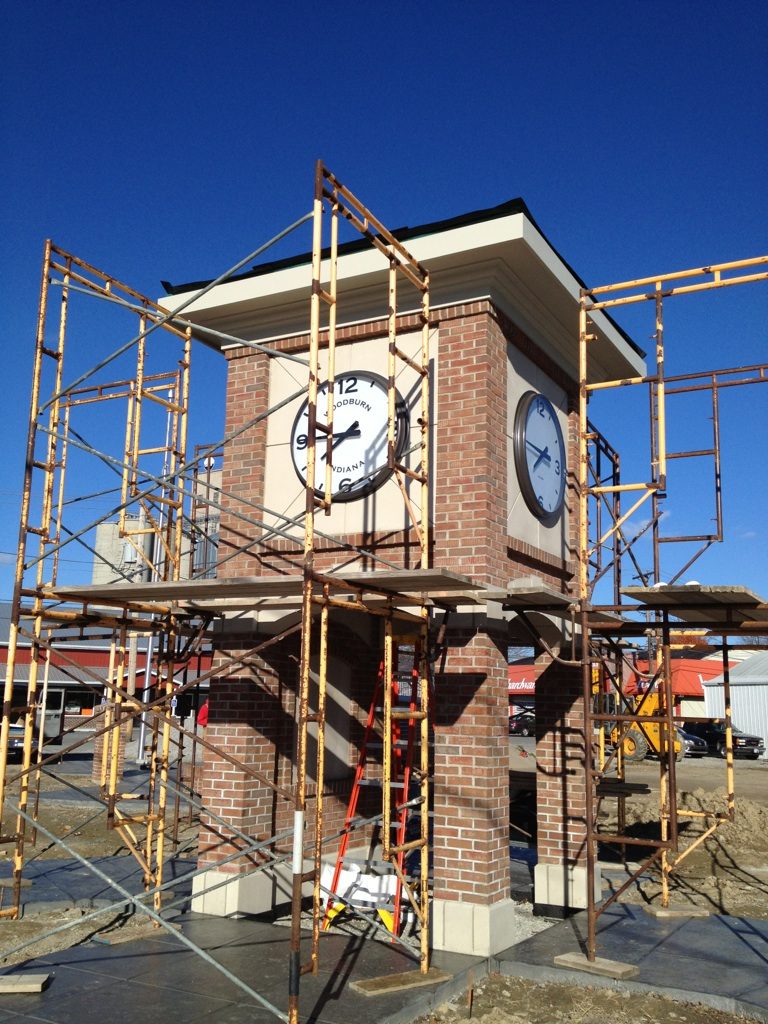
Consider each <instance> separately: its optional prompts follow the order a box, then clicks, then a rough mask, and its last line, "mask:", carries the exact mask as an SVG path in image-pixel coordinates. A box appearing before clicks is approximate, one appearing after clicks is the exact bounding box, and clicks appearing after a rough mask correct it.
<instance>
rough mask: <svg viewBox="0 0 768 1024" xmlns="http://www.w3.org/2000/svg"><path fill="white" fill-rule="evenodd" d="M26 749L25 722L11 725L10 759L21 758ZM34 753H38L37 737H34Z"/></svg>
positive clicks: (9, 736) (9, 734)
mask: <svg viewBox="0 0 768 1024" xmlns="http://www.w3.org/2000/svg"><path fill="white" fill-rule="evenodd" d="M23 751H24V724H23V723H19V724H18V725H11V726H10V728H9V732H8V759H9V760H11V759H13V758H15V757H18V759H19V760H21V757H22V753H23ZM32 753H33V754H35V753H37V738H36V737H35V736H33V737H32Z"/></svg>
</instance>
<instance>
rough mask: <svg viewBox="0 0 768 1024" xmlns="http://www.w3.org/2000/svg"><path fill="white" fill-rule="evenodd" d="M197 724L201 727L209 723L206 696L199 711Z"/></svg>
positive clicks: (203, 727)
mask: <svg viewBox="0 0 768 1024" xmlns="http://www.w3.org/2000/svg"><path fill="white" fill-rule="evenodd" d="M197 724H198V725H199V726H200V728H201V729H205V727H206V726H207V725H208V698H207V697H206V698H205V700H204V702H203V703H202V705H201V706H200V708H199V709H198V712H197Z"/></svg>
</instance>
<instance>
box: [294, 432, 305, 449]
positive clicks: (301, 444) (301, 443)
mask: <svg viewBox="0 0 768 1024" xmlns="http://www.w3.org/2000/svg"><path fill="white" fill-rule="evenodd" d="M296 447H297V448H298V449H299V451H300V452H303V451H304V449H305V448H306V447H307V435H306V434H299V435H298V437H297V438H296Z"/></svg>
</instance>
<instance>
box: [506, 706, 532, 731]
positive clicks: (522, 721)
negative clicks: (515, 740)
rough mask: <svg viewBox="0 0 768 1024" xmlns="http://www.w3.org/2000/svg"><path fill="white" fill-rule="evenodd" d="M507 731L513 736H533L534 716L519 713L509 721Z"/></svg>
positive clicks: (524, 712)
mask: <svg viewBox="0 0 768 1024" xmlns="http://www.w3.org/2000/svg"><path fill="white" fill-rule="evenodd" d="M509 731H510V733H512V734H513V735H514V736H533V734H534V733H535V732H536V716H535V715H532V714H531V713H530V711H520V712H518V714H516V715H512V717H511V718H510V720H509Z"/></svg>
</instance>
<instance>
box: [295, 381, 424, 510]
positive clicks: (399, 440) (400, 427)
mask: <svg viewBox="0 0 768 1024" xmlns="http://www.w3.org/2000/svg"><path fill="white" fill-rule="evenodd" d="M346 377H357V378H364V379H366V380H372V381H374V382H375V383H376V384H377V385H378V386H379V387H380V388H381V389H382V390H383V391H384V393H385V394H386V392H387V387H388V384H387V379H386V377H383V376H382V375H381V374H380V373H375V372H374V371H372V370H344V371H343V372H341V373H338V374H336V376H335V378H334V385H336V384H337V383H338V382H339V381H340V380H343V379H344V378H346ZM327 383H328V382H327V380H325V381H321V382H320V383H319V384H318V392H319V391H320V389H321V388H323V387H324V386H325V385H326V384H327ZM324 402H325V396H323V398H322V400H321V399H318V411H320V410H321V409H322V410H323V412H324V405H323V404H322V403H324ZM308 406H309V399H308V398H307V399H305V400H304V401H303V402H302V403H301V405H300V406H299V409H298V411H297V413H296V416H295V417H294V420H293V424H292V426H291V436H290V442H289V443H290V449H291V462H292V463H293V469H294V472H295V473H296V476H297V477H298V478H299V481H300V482H301V485H302V487H306V486H307V480H306V477H305V476H304V474H303V472H302V471H301V470H300V469H299V467H298V465H297V464H296V456H295V451H294V445H293V439H294V437H295V435H296V431H297V428H298V426H299V421H300V420H301V417H302V416H303V415H304V411H305V410H306V409H307V408H308ZM408 428H409V422H408V406H407V405H406V403H405V400H404V399H403V397H402V395H401V394H400V392H399V391H398V390H397V388H395V458H396V459H397V460H398V461H399V459H400V458H401V456H402V454H403V452H404V451H405V449H406V446H407V444H408ZM324 444H325V434H323V433H322V432H320V431H318V435H317V440H316V445H317V451H318V452H322V450H323V449H324ZM392 473H393V470H392V469H390V468H389V466H383V467H382V468H381V469H380V470H379V471H378V472H377V473H375V474H374V475H373V476H371V477H368V478H367V479H366V482H365V483H364V484H362V485H361V486H360V487H355V488H354V489H352V490H349V491H338V492H336V493H335V494H334V495H333V496H332V499H331V500H332V501H333V503H334V504H336V502H350V501H359V500H360V499H361V498H366V497H368V496H369V495H371V494H373V493H374V492H375V491H377V490H378V489H379V488H380V487H381V486H382V485H383V484H385V483H386V482H387V480H388V479H389V478H390V477H391V476H392ZM315 494H316V495H317V496H318V498H322V497H323V496H324V491H321V490H320V489H319V488H317V487H316V488H315Z"/></svg>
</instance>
